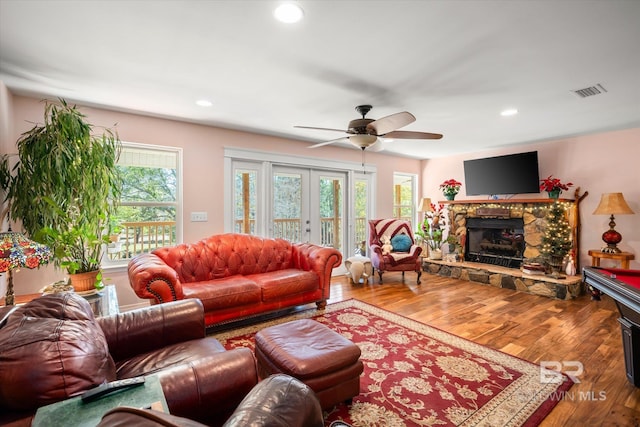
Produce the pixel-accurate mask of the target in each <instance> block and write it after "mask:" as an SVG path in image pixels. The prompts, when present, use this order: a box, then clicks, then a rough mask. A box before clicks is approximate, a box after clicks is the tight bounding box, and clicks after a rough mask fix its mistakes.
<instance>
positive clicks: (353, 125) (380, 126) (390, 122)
mask: <svg viewBox="0 0 640 427" xmlns="http://www.w3.org/2000/svg"><path fill="white" fill-rule="evenodd" d="M372 108H373V107H372V106H371V105H358V106H357V107H356V111H357V112H358V113H360V114H361V115H362V118H361V119H354V120H351V121H350V122H349V127H348V128H347V130H344V129H332V128H320V127H312V126H294V127H296V128H300V129H315V130H330V131H334V132H345V133H347V134H349V136H345V137H342V138H337V139H332V140H330V141H325V142H321V143H319V144H315V145H311V146H310V147H309V148H317V147H322V146H323V145H328V144H333V143H334V142H346V141H348V142H350V143H351V144H353V145H355V146H356V147H358V148H361V149H362V150H364V149H366V148H369V147H372V146H374V144H375V145H376V146H379V147H380V149H382V144H380V143H378V142H379V141H380V140H379V139H378V138H380V137H384V138H395V139H440V138H442V135H441V134H439V133H428V132H413V131H402V130H397V129H400V128H402V127H404V126H407V125H408V124H410V123H413V122H415V121H416V118H415V117H414V115H413V114H411V113H409V112H407V111H403V112H401V113H395V114H391V115H389V116H385V117H383V118H381V119H378V120H375V119H367V118H365V116H366V115H367V113H368V112H369V111H370V110H371V109H372ZM372 151H379V150H375V149H374V150H372Z"/></svg>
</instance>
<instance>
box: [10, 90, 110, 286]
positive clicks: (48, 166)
mask: <svg viewBox="0 0 640 427" xmlns="http://www.w3.org/2000/svg"><path fill="white" fill-rule="evenodd" d="M17 146H18V156H19V160H18V163H17V164H16V166H15V167H14V168H13V173H14V175H13V177H12V178H11V179H10V182H9V183H8V185H7V188H8V199H9V202H10V212H11V216H12V217H13V218H15V219H19V220H20V221H21V222H22V226H23V228H24V229H25V231H26V232H27V233H28V234H29V235H30V236H31V237H32V238H33V239H34V240H37V241H39V242H41V243H44V244H46V245H48V246H49V247H50V248H51V250H52V251H53V253H54V263H55V265H56V267H61V268H64V269H66V271H67V273H69V274H70V278H71V282H72V284H74V288H76V289H77V290H83V291H89V290H92V289H93V288H94V287H95V285H98V284H99V283H100V273H99V271H100V261H101V258H102V253H103V250H104V248H105V247H106V246H105V244H106V243H108V229H109V218H110V216H111V214H112V213H113V212H114V211H115V208H116V206H117V203H118V201H119V197H120V191H121V187H122V185H121V177H120V173H119V171H118V169H117V168H116V163H117V160H118V156H119V154H120V149H121V146H122V144H121V142H120V139H119V138H118V135H117V133H115V131H113V130H111V129H102V132H100V133H98V134H94V127H93V125H91V124H89V123H87V121H86V117H85V116H84V114H82V113H81V112H80V111H78V109H77V108H76V107H75V106H70V105H68V104H67V103H66V102H65V101H64V100H60V102H59V103H52V102H48V101H47V102H46V104H45V109H44V123H43V124H36V125H35V126H34V127H33V128H32V129H31V130H29V131H27V132H25V133H24V134H22V135H21V137H20V139H19V140H18V142H17ZM79 273H90V274H92V275H93V276H94V277H95V278H94V279H90V280H91V281H92V283H91V284H90V285H83V286H81V287H79V288H78V287H76V284H77V283H78V278H77V277H76V278H75V280H74V276H73V275H74V274H79ZM74 282H75V283H74Z"/></svg>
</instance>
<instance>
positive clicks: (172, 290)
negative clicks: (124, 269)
mask: <svg viewBox="0 0 640 427" xmlns="http://www.w3.org/2000/svg"><path fill="white" fill-rule="evenodd" d="M128 272H129V283H130V284H131V287H132V288H133V291H134V292H135V293H136V295H138V296H139V297H140V298H148V299H152V300H155V302H156V303H163V302H168V301H177V300H181V299H183V298H184V294H183V292H182V284H181V283H180V279H179V278H178V273H177V272H176V271H175V270H174V269H173V268H171V267H169V266H168V265H167V264H166V263H165V262H164V261H163V260H162V259H161V258H160V257H159V256H157V255H155V254H152V253H143V254H140V255H136V256H135V257H133V259H132V260H131V261H129V266H128Z"/></svg>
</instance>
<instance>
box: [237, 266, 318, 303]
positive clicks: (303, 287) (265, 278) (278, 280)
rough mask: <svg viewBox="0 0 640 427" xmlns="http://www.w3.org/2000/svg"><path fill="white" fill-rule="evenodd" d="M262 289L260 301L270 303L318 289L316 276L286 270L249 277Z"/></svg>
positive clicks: (301, 271)
mask: <svg viewBox="0 0 640 427" xmlns="http://www.w3.org/2000/svg"><path fill="white" fill-rule="evenodd" d="M249 277H250V278H251V279H252V280H254V281H255V282H256V283H257V284H258V285H259V286H260V288H261V289H262V300H263V301H272V300H276V299H279V298H282V297H284V296H291V295H295V294H301V293H305V292H313V291H315V290H317V289H318V287H319V286H320V282H319V280H318V275H317V274H315V273H312V272H310V271H303V270H296V269H293V268H288V269H286V270H279V271H272V272H271V273H266V274H254V275H251V276H249Z"/></svg>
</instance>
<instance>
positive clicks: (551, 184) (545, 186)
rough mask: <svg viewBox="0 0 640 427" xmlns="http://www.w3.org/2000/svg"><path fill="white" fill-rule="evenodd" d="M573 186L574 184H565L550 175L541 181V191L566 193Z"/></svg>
mask: <svg viewBox="0 0 640 427" xmlns="http://www.w3.org/2000/svg"><path fill="white" fill-rule="evenodd" d="M572 185H573V183H572V182H567V183H566V184H563V183H562V182H561V181H560V180H559V179H558V178H553V175H549V176H548V177H547V178H545V179H543V180H541V181H540V191H562V190H565V191H566V190H568V189H569V187H571V186H572Z"/></svg>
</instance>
